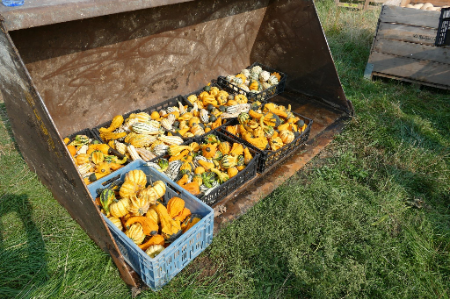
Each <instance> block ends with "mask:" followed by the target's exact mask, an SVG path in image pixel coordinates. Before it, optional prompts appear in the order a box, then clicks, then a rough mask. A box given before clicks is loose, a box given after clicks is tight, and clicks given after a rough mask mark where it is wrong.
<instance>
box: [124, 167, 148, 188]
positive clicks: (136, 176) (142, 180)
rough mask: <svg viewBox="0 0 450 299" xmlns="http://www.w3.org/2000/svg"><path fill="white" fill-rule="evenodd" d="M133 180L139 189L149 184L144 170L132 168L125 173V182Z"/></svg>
mask: <svg viewBox="0 0 450 299" xmlns="http://www.w3.org/2000/svg"><path fill="white" fill-rule="evenodd" d="M128 181H129V182H133V183H135V184H136V185H138V187H139V189H144V188H145V185H147V176H146V175H145V173H144V172H143V171H142V170H131V171H129V172H128V173H127V174H126V175H125V182H128Z"/></svg>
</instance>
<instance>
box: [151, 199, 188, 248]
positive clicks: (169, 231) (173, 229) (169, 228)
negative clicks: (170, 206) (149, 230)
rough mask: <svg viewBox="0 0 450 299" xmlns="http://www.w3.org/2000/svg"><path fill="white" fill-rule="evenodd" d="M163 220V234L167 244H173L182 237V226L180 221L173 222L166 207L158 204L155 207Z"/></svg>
mask: <svg viewBox="0 0 450 299" xmlns="http://www.w3.org/2000/svg"><path fill="white" fill-rule="evenodd" d="M154 209H155V210H156V212H157V213H158V215H159V219H160V220H161V234H162V236H163V237H164V239H165V240H166V242H173V241H175V240H176V239H177V238H178V237H179V236H180V235H181V233H182V232H181V225H180V222H179V221H175V220H173V219H172V218H171V217H170V215H169V213H168V212H167V209H166V207H164V205H162V204H160V203H157V204H156V206H155V207H154Z"/></svg>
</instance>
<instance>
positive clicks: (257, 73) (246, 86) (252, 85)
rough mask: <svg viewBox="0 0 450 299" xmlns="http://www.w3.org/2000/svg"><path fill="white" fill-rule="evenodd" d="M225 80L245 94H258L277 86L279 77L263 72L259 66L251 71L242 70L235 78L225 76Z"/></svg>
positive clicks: (274, 73) (278, 75) (277, 74)
mask: <svg viewBox="0 0 450 299" xmlns="http://www.w3.org/2000/svg"><path fill="white" fill-rule="evenodd" d="M226 80H227V81H228V82H230V83H231V84H233V85H236V86H238V87H239V88H241V89H243V90H245V91H246V92H251V93H260V92H261V91H264V90H267V89H269V88H271V87H272V86H275V85H278V83H280V80H281V75H280V74H279V73H277V72H273V73H270V72H268V71H264V70H263V69H262V68H261V67H260V66H254V67H252V68H251V69H243V70H242V71H241V72H240V73H239V74H237V75H236V76H232V75H229V76H226Z"/></svg>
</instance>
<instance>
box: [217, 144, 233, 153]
mask: <svg viewBox="0 0 450 299" xmlns="http://www.w3.org/2000/svg"><path fill="white" fill-rule="evenodd" d="M218 150H219V151H220V152H222V154H224V155H228V154H229V153H230V150H231V147H230V143H229V142H228V141H224V142H221V143H220V144H219V146H218Z"/></svg>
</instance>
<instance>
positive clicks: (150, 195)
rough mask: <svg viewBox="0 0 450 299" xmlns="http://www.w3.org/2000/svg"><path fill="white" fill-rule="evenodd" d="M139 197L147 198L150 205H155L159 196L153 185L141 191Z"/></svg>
mask: <svg viewBox="0 0 450 299" xmlns="http://www.w3.org/2000/svg"><path fill="white" fill-rule="evenodd" d="M138 197H139V198H143V199H145V200H146V201H147V202H148V203H149V205H154V204H155V203H156V201H157V200H158V198H159V197H158V195H157V194H156V192H155V190H154V189H153V187H152V186H148V187H147V188H145V189H144V190H141V191H139V196H138Z"/></svg>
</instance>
